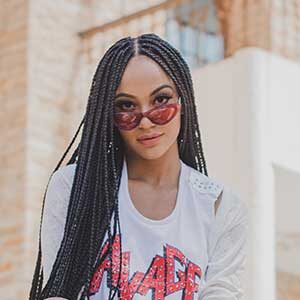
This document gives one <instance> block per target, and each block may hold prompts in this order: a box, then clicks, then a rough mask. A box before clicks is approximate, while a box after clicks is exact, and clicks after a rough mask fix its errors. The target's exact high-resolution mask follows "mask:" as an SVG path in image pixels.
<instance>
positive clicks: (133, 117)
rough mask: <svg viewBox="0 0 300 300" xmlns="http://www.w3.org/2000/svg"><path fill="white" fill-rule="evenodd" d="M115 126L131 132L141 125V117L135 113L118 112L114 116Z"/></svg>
mask: <svg viewBox="0 0 300 300" xmlns="http://www.w3.org/2000/svg"><path fill="white" fill-rule="evenodd" d="M114 122H115V125H116V126H117V127H118V128H120V129H122V130H131V129H133V128H134V127H136V126H137V125H138V123H139V116H138V114H137V113H134V112H118V113H115V115H114Z"/></svg>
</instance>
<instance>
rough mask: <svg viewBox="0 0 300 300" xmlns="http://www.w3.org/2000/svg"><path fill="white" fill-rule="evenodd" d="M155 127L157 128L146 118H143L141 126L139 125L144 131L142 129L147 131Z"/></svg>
mask: <svg viewBox="0 0 300 300" xmlns="http://www.w3.org/2000/svg"><path fill="white" fill-rule="evenodd" d="M153 126H155V124H154V123H152V122H151V120H150V119H148V118H147V117H145V116H143V117H142V119H141V121H140V124H139V128H140V129H142V128H144V129H147V128H151V127H153Z"/></svg>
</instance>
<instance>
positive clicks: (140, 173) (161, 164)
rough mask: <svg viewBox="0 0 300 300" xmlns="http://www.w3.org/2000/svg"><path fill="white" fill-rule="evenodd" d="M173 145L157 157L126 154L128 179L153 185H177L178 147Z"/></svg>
mask: <svg viewBox="0 0 300 300" xmlns="http://www.w3.org/2000/svg"><path fill="white" fill-rule="evenodd" d="M173 148H174V149H172V147H171V148H170V149H169V151H167V152H166V153H165V154H164V155H162V156H161V157H159V158H156V159H145V158H143V157H140V156H132V155H126V157H125V159H126V164H127V172H128V180H136V181H142V182H144V183H147V184H149V185H152V186H153V187H157V188H159V187H162V186H164V187H170V188H172V187H176V186H177V184H178V178H179V174H180V168H181V164H180V158H179V154H178V148H177V145H176V148H175V147H173Z"/></svg>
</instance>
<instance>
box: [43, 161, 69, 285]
mask: <svg viewBox="0 0 300 300" xmlns="http://www.w3.org/2000/svg"><path fill="white" fill-rule="evenodd" d="M67 168H71V167H69V166H64V167H63V169H58V170H57V171H56V172H54V173H53V174H52V176H51V178H50V181H49V184H48V189H47V192H46V198H45V204H44V214H43V220H42V228H41V249H42V266H43V274H44V285H45V284H46V283H47V281H48V279H49V277H50V273H51V270H52V266H53V264H54V261H55V259H56V255H57V253H58V250H59V247H60V244H61V241H62V239H63V235H64V227H65V221H66V216H67V210H68V203H69V197H70V193H71V187H72V181H71V179H70V176H68V175H69V174H70V170H67ZM66 171H67V172H66Z"/></svg>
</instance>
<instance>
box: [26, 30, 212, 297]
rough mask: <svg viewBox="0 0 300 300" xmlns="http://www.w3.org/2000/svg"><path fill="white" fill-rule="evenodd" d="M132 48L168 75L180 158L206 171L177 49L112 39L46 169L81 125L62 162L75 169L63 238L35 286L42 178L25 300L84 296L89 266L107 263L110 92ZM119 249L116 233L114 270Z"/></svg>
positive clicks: (115, 165)
mask: <svg viewBox="0 0 300 300" xmlns="http://www.w3.org/2000/svg"><path fill="white" fill-rule="evenodd" d="M136 55H146V56H148V57H149V58H151V59H153V60H154V61H155V62H157V63H158V64H159V65H160V66H161V67H162V69H163V70H164V71H165V72H166V74H168V76H169V77H170V78H171V79H172V80H173V81H174V84H175V86H176V88H177V92H178V95H179V96H180V97H181V99H182V108H183V114H182V115H181V128H180V132H179V135H178V138H177V143H178V146H179V155H180V158H181V159H182V160H183V161H184V162H185V163H186V164H188V165H189V166H191V167H193V168H194V169H196V170H198V171H200V172H202V173H204V174H205V175H207V169H206V163H205V159H204V155H203V147H202V144H201V138H200V130H199V125H198V119H197V112H196V106H195V99H194V90H193V83H192V78H191V74H190V71H189V68H188V65H187V64H186V62H185V61H184V59H183V58H182V56H181V54H180V52H179V51H177V50H176V49H175V48H173V46H171V45H170V44H169V43H168V42H167V41H165V40H163V39H162V38H160V37H159V36H158V35H156V34H153V33H148V34H142V35H140V36H138V37H136V38H132V37H125V38H122V39H120V40H119V41H117V42H116V43H115V44H113V45H112V46H111V47H110V48H109V49H108V50H107V51H106V53H105V54H104V56H103V58H102V59H101V60H100V62H99V64H98V66H97V69H96V71H95V74H94V77H93V80H92V84H91V89H90V94H89V98H88V101H87V106H86V112H85V115H84V117H83V120H82V121H81V123H80V125H79V128H78V129H77V131H76V133H75V136H74V137H73V139H72V141H71V143H70V145H69V146H68V147H67V149H66V151H65V153H64V154H63V156H62V158H61V159H60V161H59V163H58V164H57V166H56V168H55V169H54V171H53V173H55V172H56V171H57V170H58V169H59V168H60V166H61V165H62V163H63V161H64V159H65V157H66V155H67V153H68V152H69V151H70V149H71V147H72V145H73V144H74V142H75V140H76V138H77V136H78V135H79V132H80V130H81V128H82V127H83V128H82V134H81V140H80V142H79V145H78V146H77V148H76V149H75V151H74V152H73V154H72V156H71V158H70V160H69V161H68V162H67V165H69V164H74V163H76V168H75V175H74V179H73V184H72V189H71V193H70V199H69V205H68V212H67V217H66V222H65V228H64V235H63V239H62V242H61V245H60V248H59V250H58V253H57V257H56V260H55V261H54V264H53V267H52V270H51V274H50V276H49V279H48V281H47V283H46V285H45V287H44V288H43V289H42V286H43V268H42V264H41V260H42V253H41V224H42V219H43V210H44V203H45V198H46V192H47V188H48V185H49V181H50V179H51V177H50V179H49V181H48V184H47V187H46V191H45V193H44V197H43V205H42V213H41V220H40V231H39V251H38V256H37V261H36V267H35V271H34V276H33V280H32V285H31V290H30V296H29V299H30V300H42V299H46V298H49V297H55V296H60V297H64V298H67V299H70V300H77V299H78V300H84V299H90V297H89V287H90V282H91V280H92V277H93V275H94V272H95V271H96V270H97V268H98V267H99V265H100V264H101V263H102V262H103V261H104V260H105V259H106V258H108V259H109V261H110V266H111V267H112V245H113V240H114V238H115V236H116V234H117V232H119V235H120V237H121V226H120V220H119V211H118V192H119V186H120V179H121V174H122V166H123V160H124V155H125V147H124V144H123V140H122V138H121V135H120V133H119V131H118V129H117V128H116V127H115V126H114V124H113V113H114V97H115V93H116V90H117V88H118V86H119V84H120V81H121V78H122V75H123V73H124V71H125V68H126V66H127V64H128V62H129V60H130V59H131V58H132V57H133V56H136ZM53 173H52V174H51V176H52V175H53ZM112 217H113V233H112V229H111V222H112ZM106 234H107V236H108V248H107V250H106V251H105V253H104V254H103V255H100V254H101V253H102V250H103V249H102V247H103V241H104V238H105V235H106ZM101 245H102V246H101ZM121 256H122V245H121V239H120V265H119V270H121V262H122V260H121ZM107 279H108V286H109V289H110V293H109V299H114V298H115V295H116V293H117V292H118V294H117V295H118V297H120V291H119V290H118V287H119V284H120V272H119V275H118V283H117V286H116V287H114V286H113V285H112V271H111V268H110V270H108V273H107ZM113 290H114V291H113Z"/></svg>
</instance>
